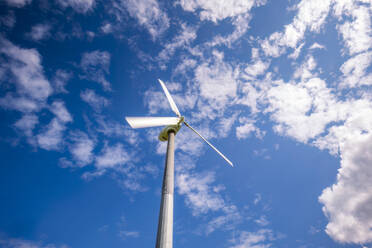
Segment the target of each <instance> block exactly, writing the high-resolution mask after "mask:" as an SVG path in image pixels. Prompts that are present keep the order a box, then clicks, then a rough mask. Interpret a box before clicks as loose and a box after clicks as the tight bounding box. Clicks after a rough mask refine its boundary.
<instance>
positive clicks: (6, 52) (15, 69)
mask: <svg viewBox="0 0 372 248" xmlns="http://www.w3.org/2000/svg"><path fill="white" fill-rule="evenodd" d="M0 44H1V48H0V54H1V55H2V56H5V57H6V58H7V63H5V64H3V65H2V66H3V67H5V68H7V70H9V72H10V73H11V75H12V80H10V82H13V83H15V84H16V87H17V93H18V94H20V95H24V96H27V97H28V98H30V100H31V99H32V100H35V101H43V100H45V99H46V98H47V97H48V96H50V95H51V94H52V91H53V90H52V87H51V86H50V83H49V81H48V80H47V79H46V78H45V76H44V72H43V67H42V65H41V56H40V54H39V53H38V52H37V50H35V49H24V48H20V47H18V46H16V45H14V44H13V43H11V42H10V41H8V40H6V39H4V38H2V37H0Z"/></svg>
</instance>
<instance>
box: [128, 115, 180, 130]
mask: <svg viewBox="0 0 372 248" xmlns="http://www.w3.org/2000/svg"><path fill="white" fill-rule="evenodd" d="M125 120H126V121H127V122H128V123H129V125H130V126H131V127H132V128H144V127H157V126H168V125H177V123H178V122H179V120H180V118H178V117H125Z"/></svg>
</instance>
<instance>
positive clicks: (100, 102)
mask: <svg viewBox="0 0 372 248" xmlns="http://www.w3.org/2000/svg"><path fill="white" fill-rule="evenodd" d="M80 97H81V99H82V100H83V101H84V102H86V103H88V104H89V105H90V106H91V107H92V108H93V109H94V110H95V111H96V112H101V111H102V109H103V108H104V107H106V106H107V105H109V103H110V102H109V100H107V99H106V98H105V97H103V96H100V95H98V94H96V92H95V91H94V90H91V89H86V90H84V91H82V92H81V93H80Z"/></svg>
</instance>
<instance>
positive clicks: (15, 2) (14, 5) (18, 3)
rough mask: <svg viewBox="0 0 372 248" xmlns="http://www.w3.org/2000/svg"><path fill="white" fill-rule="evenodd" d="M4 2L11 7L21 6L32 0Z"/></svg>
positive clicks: (9, 0) (6, 0)
mask: <svg viewBox="0 0 372 248" xmlns="http://www.w3.org/2000/svg"><path fill="white" fill-rule="evenodd" d="M5 2H6V3H7V4H8V5H9V6H12V7H17V8H21V7H24V6H25V5H27V4H30V3H31V2H32V0H5Z"/></svg>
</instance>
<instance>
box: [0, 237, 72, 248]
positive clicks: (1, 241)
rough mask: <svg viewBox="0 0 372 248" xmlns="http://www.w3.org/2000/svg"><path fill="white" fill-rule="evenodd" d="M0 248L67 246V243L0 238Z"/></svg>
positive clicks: (59, 247)
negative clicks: (58, 243) (57, 243)
mask: <svg viewBox="0 0 372 248" xmlns="http://www.w3.org/2000/svg"><path fill="white" fill-rule="evenodd" d="M0 245H1V247H2V248H68V246H67V245H64V244H62V245H56V244H52V243H49V244H45V242H41V241H40V242H36V241H31V240H25V239H21V238H0Z"/></svg>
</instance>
